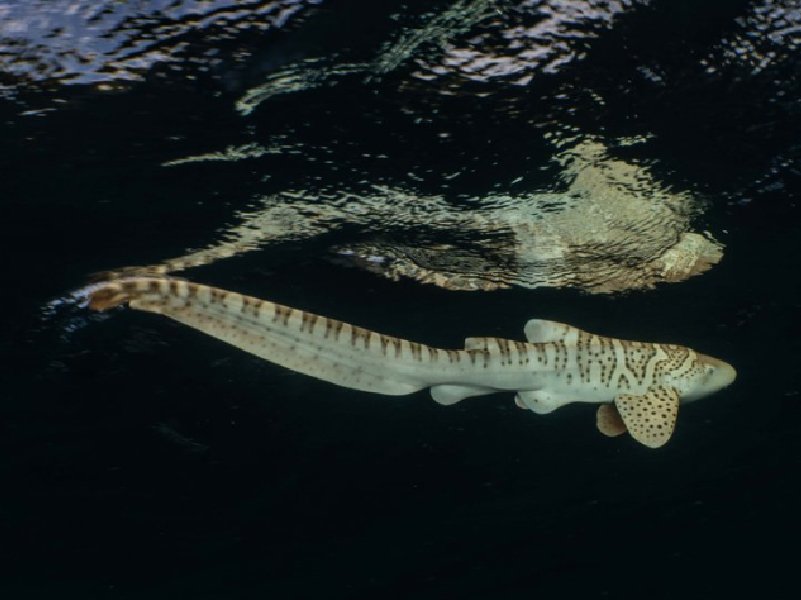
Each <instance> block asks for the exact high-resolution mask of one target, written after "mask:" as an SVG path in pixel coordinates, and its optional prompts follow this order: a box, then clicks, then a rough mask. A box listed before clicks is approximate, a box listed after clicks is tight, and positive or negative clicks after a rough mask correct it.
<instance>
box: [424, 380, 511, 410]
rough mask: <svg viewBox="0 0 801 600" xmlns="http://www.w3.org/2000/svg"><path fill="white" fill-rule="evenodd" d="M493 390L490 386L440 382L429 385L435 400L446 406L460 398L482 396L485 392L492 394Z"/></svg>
mask: <svg viewBox="0 0 801 600" xmlns="http://www.w3.org/2000/svg"><path fill="white" fill-rule="evenodd" d="M495 391H496V390H494V389H492V388H485V387H478V386H472V385H453V384H442V385H434V386H431V397H432V398H433V399H434V400H435V401H436V402H439V403H440V404H444V405H445V406H448V405H450V404H456V403H457V402H459V401H460V400H464V399H465V398H469V397H470V396H483V395H485V394H492V393H494V392H495Z"/></svg>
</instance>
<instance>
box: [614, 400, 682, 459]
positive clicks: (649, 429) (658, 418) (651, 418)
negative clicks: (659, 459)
mask: <svg viewBox="0 0 801 600" xmlns="http://www.w3.org/2000/svg"><path fill="white" fill-rule="evenodd" d="M615 406H616V407H617V410H618V412H619V413H620V417H621V419H622V420H623V423H625V425H626V428H627V429H628V430H629V433H630V434H631V437H633V438H634V439H635V440H637V441H638V442H640V443H641V444H645V445H646V446H648V447H649V448H658V447H659V446H662V445H664V444H665V442H667V441H668V440H669V439H670V436H671V435H672V434H673V428H674V427H675V425H676V417H677V416H678V414H679V393H678V392H677V391H676V390H675V388H672V387H671V388H666V387H653V388H650V389H649V390H648V392H647V393H646V394H644V395H642V396H631V395H628V394H624V395H622V396H618V397H617V398H615Z"/></svg>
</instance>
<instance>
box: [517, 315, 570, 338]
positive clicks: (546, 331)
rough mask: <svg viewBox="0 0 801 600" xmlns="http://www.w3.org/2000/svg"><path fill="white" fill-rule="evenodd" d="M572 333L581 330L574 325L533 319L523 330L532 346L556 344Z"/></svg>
mask: <svg viewBox="0 0 801 600" xmlns="http://www.w3.org/2000/svg"><path fill="white" fill-rule="evenodd" d="M571 331H580V330H579V329H578V328H576V327H573V326H572V325H566V324H565V323H559V322H558V321H548V320H546V319H531V320H530V321H529V322H528V323H526V326H525V327H524V328H523V333H525V335H526V339H527V340H528V341H529V342H531V343H532V344H543V343H545V342H556V341H558V340H561V339H564V337H565V335H567V334H568V333H569V332H571Z"/></svg>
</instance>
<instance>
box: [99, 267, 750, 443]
mask: <svg viewBox="0 0 801 600" xmlns="http://www.w3.org/2000/svg"><path fill="white" fill-rule="evenodd" d="M123 303H127V304H128V305H129V306H130V307H131V308H134V309H138V310H143V311H147V312H152V313H157V314H162V315H165V316H167V317H170V318H172V319H174V320H176V321H179V322H181V323H184V324H185V325H188V326H190V327H193V328H195V329H198V330H200V331H202V332H204V333H206V334H208V335H211V336H213V337H215V338H218V339H220V340H222V341H224V342H227V343H229V344H231V345H233V346H236V347H238V348H241V349H242V350H245V351H247V352H250V353H251V354H254V355H256V356H259V357H261V358H264V359H266V360H268V361H270V362H273V363H275V364H278V365H281V366H283V367H286V368H288V369H291V370H293V371H297V372H299V373H303V374H306V375H310V376H312V377H316V378H318V379H322V380H324V381H328V382H330V383H334V384H336V385H340V386H344V387H347V388H351V389H355V390H362V391H367V392H374V393H378V394H386V395H405V394H411V393H414V392H417V391H419V390H422V389H425V388H430V390H431V396H432V397H433V399H434V400H436V401H437V402H439V403H441V404H454V403H456V402H459V401H460V400H463V399H464V398H468V397H471V396H481V395H485V394H492V393H495V392H507V391H508V392H515V394H516V395H515V402H516V404H517V405H518V406H520V407H521V408H526V409H530V410H532V411H534V412H535V413H538V414H545V413H549V412H551V411H553V410H554V409H556V408H558V407H560V406H563V405H565V404H568V403H571V402H586V403H593V404H600V405H601V407H600V408H599V410H598V415H597V424H598V428H599V429H600V430H601V431H602V432H603V433H605V434H607V435H617V434H619V433H622V432H624V431H626V430H628V431H629V433H630V434H631V435H632V436H633V437H634V438H635V439H636V440H637V441H639V442H641V443H643V444H645V445H647V446H649V447H658V446H661V445H663V444H664V443H665V442H667V440H668V439H669V438H670V436H671V434H672V432H673V429H674V426H675V421H676V416H677V414H678V406H679V403H680V401H689V400H695V399H697V398H700V397H703V396H706V395H708V394H711V393H713V392H715V391H717V390H719V389H721V388H723V387H725V386H727V385H729V384H730V383H731V382H732V381H733V380H734V378H735V376H736V373H735V370H734V369H733V368H732V367H731V365H729V364H727V363H725V362H723V361H721V360H719V359H716V358H712V357H710V356H706V355H704V354H701V353H699V352H696V351H694V350H692V349H690V348H687V347H684V346H679V345H674V344H657V343H645V342H633V341H627V340H620V339H616V338H609V337H604V336H600V335H595V334H591V333H588V332H585V331H582V330H580V329H578V328H576V327H572V326H570V325H566V324H563V323H557V322H554V321H545V320H539V319H532V320H530V321H529V322H528V323H527V324H526V326H525V330H524V331H525V336H526V338H527V341H526V342H521V341H515V340H508V339H503V338H467V339H466V340H465V347H464V348H463V349H457V350H446V349H442V348H434V347H432V346H428V345H425V344H420V343H417V342H411V341H409V340H405V339H401V338H396V337H392V336H388V335H383V334H380V333H376V332H374V331H370V330H367V329H363V328H361V327H357V326H355V325H351V324H349V323H344V322H342V321H338V320H336V319H331V318H328V317H323V316H319V315H315V314H312V313H308V312H305V311H302V310H298V309H294V308H291V307H288V306H283V305H281V304H276V303H273V302H269V301H266V300H260V299H258V298H254V297H252V296H246V295H243V294H238V293H235V292H229V291H225V290H221V289H219V288H214V287H211V286H206V285H201V284H196V283H191V282H187V281H183V280H176V279H170V278H165V277H148V276H132V277H124V278H121V279H117V280H112V281H107V282H103V283H100V284H96V285H94V286H92V287H91V289H90V290H89V306H90V307H91V308H93V309H95V310H105V309H107V308H110V307H112V306H115V305H118V304H123Z"/></svg>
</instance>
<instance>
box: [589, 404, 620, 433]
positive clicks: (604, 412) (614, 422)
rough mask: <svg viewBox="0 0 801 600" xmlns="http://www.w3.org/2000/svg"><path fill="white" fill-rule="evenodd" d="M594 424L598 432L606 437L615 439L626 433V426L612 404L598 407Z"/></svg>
mask: <svg viewBox="0 0 801 600" xmlns="http://www.w3.org/2000/svg"><path fill="white" fill-rule="evenodd" d="M595 424H596V425H597V426H598V431H600V432H601V433H603V434H604V435H605V436H607V437H617V436H619V435H620V434H622V433H626V424H625V423H624V422H623V419H622V418H621V417H620V413H619V412H617V409H616V408H615V407H614V405H612V404H601V406H599V407H598V412H597V413H595Z"/></svg>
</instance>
